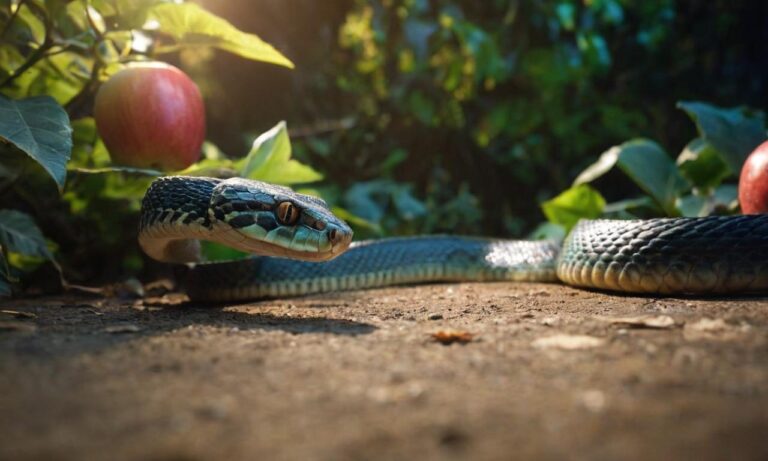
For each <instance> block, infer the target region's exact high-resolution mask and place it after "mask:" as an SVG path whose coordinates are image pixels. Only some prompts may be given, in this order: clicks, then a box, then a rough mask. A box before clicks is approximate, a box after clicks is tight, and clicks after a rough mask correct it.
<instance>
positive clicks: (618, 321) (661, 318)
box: [597, 315, 677, 329]
mask: <svg viewBox="0 0 768 461" xmlns="http://www.w3.org/2000/svg"><path fill="white" fill-rule="evenodd" d="M597 319H598V320H601V321H603V322H608V323H612V324H614V325H625V326H628V327H630V328H658V329H669V328H674V327H675V326H676V325H677V324H676V323H675V319H673V318H672V317H670V316H668V315H658V316H656V317H649V316H637V317H603V316H598V317H597Z"/></svg>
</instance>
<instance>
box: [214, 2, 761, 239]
mask: <svg viewBox="0 0 768 461" xmlns="http://www.w3.org/2000/svg"><path fill="white" fill-rule="evenodd" d="M264 3H265V5H263V6H262V9H259V10H258V11H255V10H252V9H249V8H248V7H247V6H248V5H250V2H248V1H247V0H229V1H227V2H220V3H219V4H218V5H217V8H219V9H220V11H227V12H230V13H231V12H237V13H238V15H239V18H240V19H241V20H242V21H243V23H248V24H258V27H259V30H263V31H264V34H265V37H270V39H272V40H274V41H278V40H279V43H280V47H281V49H283V50H285V51H286V53H287V54H288V55H289V56H291V58H292V59H293V60H294V61H295V62H296V64H297V68H299V69H301V70H302V71H301V72H296V73H293V74H288V73H286V72H284V71H283V70H282V69H280V68H276V67H275V68H273V69H265V66H260V65H258V64H246V65H244V66H240V65H233V61H232V60H231V59H228V58H226V57H225V56H222V55H218V56H214V57H213V58H212V61H211V63H210V65H209V66H208V68H207V71H201V72H207V73H208V75H211V76H213V77H215V78H214V79H213V80H215V81H219V80H221V81H226V87H227V88H228V87H244V86H250V85H251V84H252V83H251V82H253V81H254V79H255V78H256V79H258V81H259V82H268V83H269V87H270V88H271V89H279V90H278V91H269V92H266V91H259V90H258V89H254V90H252V91H243V92H238V93H237V94H236V95H233V94H231V92H229V91H227V88H219V89H218V93H216V92H214V93H212V94H213V95H214V97H215V98H217V100H218V101H219V105H220V107H222V109H221V110H222V112H226V118H225V119H223V120H222V121H221V122H220V123H218V125H216V126H214V128H213V130H212V131H211V139H213V140H215V142H216V143H217V144H219V145H221V146H222V147H224V148H225V149H227V148H229V149H231V147H229V146H238V148H244V147H239V145H240V143H242V141H241V140H240V139H239V138H238V137H237V136H235V135H236V134H237V131H235V130H234V129H233V127H268V126H271V125H273V124H274V120H277V119H286V120H290V121H291V127H292V134H294V151H295V153H296V156H297V158H299V159H303V160H306V161H308V162H309V163H310V164H312V165H313V166H314V167H315V168H316V169H317V170H318V171H321V172H323V173H324V175H325V177H326V180H327V182H329V183H331V184H337V185H339V187H340V190H339V191H338V192H339V197H340V202H339V203H340V204H341V205H343V206H347V207H351V206H352V205H351V204H348V203H346V198H345V197H346V196H347V194H345V193H343V191H344V190H348V189H349V188H350V187H353V186H354V184H355V183H356V182H369V181H378V180H382V179H384V180H387V181H389V182H394V183H396V184H399V185H401V186H402V187H404V188H408V189H409V190H410V192H411V194H412V196H413V197H415V198H416V199H418V200H420V201H421V202H422V203H423V204H424V205H425V206H426V208H427V210H428V211H427V213H425V214H423V215H421V216H418V217H416V218H414V219H412V220H410V221H408V222H407V224H405V225H404V223H405V219H404V217H403V216H400V215H398V211H397V209H396V208H395V207H394V206H392V204H391V201H387V200H381V201H377V202H376V203H377V204H381V206H382V208H381V211H383V214H382V216H383V218H382V221H381V222H380V223H377V224H379V225H380V227H381V229H382V231H383V232H384V233H401V232H470V233H483V234H487V235H503V236H508V235H517V236H519V235H524V234H526V233H527V232H528V231H529V230H530V229H531V228H532V227H533V226H534V225H535V223H536V222H538V221H539V220H541V210H540V209H539V206H538V205H539V203H540V202H541V201H543V200H544V199H546V198H549V197H552V196H554V195H556V194H557V191H561V190H563V189H565V188H567V187H568V186H569V185H570V184H571V181H572V180H573V178H574V177H576V176H577V175H578V173H579V172H580V171H581V170H583V169H584V168H585V167H586V166H587V165H589V164H590V163H592V162H594V161H595V160H596V158H597V157H598V156H599V155H600V153H601V152H603V151H605V150H606V148H607V147H609V146H611V145H617V144H620V143H621V142H623V141H624V140H627V139H631V138H634V137H642V138H647V139H653V140H656V141H657V142H658V143H659V144H660V145H662V146H664V147H665V148H667V149H670V150H674V151H678V150H680V149H682V147H683V145H684V144H685V143H686V142H687V141H688V140H689V139H690V138H692V137H693V136H694V131H695V128H694V125H693V124H690V122H689V121H688V120H687V118H686V116H685V114H684V113H683V112H681V111H677V110H676V109H675V107H674V104H675V102H676V101H677V100H679V99H685V100H706V101H711V102H712V103H714V104H718V105H723V106H733V105H739V104H745V105H750V106H753V107H758V108H766V107H768V81H767V80H766V79H765V78H763V77H764V76H765V75H766V72H768V59H766V57H765V53H764V52H763V51H762V50H761V49H760V48H759V47H755V46H754V44H755V43H765V42H766V41H767V40H768V29H766V28H765V27H764V24H763V22H764V18H765V17H766V16H768V3H766V2H754V1H752V0H711V1H707V2H695V1H672V0H647V1H643V2H630V1H625V0H600V1H577V0H556V1H530V2H522V1H507V0H500V1H497V0H488V1H469V0H432V1H426V0H342V1H337V2H317V1H315V0H292V1H291V2H264ZM267 3H268V4H267ZM296 135H298V137H297V136H296ZM705 155H706V154H705ZM619 178H621V176H620V173H619V174H614V173H611V174H609V175H608V177H605V178H603V179H601V180H600V183H599V184H598V186H599V187H598V188H599V189H600V191H601V193H602V194H603V195H604V196H605V197H607V198H608V201H610V202H614V201H616V200H617V199H618V198H621V197H628V196H631V194H633V193H635V192H636V191H635V189H634V188H635V186H634V184H633V183H632V182H631V181H621V180H616V179H619ZM384 195H385V194H384ZM459 196H461V200H460V201H458V202H457V200H456V199H457V198H458V197H459ZM459 204H460V205H459ZM359 234H360V233H358V235H359Z"/></svg>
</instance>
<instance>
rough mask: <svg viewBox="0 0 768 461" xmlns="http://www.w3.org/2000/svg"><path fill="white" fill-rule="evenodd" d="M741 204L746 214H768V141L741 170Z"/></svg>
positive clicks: (755, 151) (759, 147) (751, 155)
mask: <svg viewBox="0 0 768 461" xmlns="http://www.w3.org/2000/svg"><path fill="white" fill-rule="evenodd" d="M739 204H741V212H742V213H744V214H753V213H768V141H766V142H764V143H762V144H760V145H759V146H757V149H755V150H754V151H753V152H752V153H751V154H749V157H747V160H746V161H745V162H744V166H743V167H742V168H741V176H740V177H739Z"/></svg>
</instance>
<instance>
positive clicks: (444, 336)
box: [430, 330, 475, 344]
mask: <svg viewBox="0 0 768 461" xmlns="http://www.w3.org/2000/svg"><path fill="white" fill-rule="evenodd" d="M430 336H431V337H432V339H434V340H435V341H437V342H439V343H440V344H453V343H462V344H464V343H468V342H470V341H472V339H473V338H474V337H475V335H473V334H472V333H470V332H468V331H459V330H440V331H438V332H435V333H432V334H431V335H430Z"/></svg>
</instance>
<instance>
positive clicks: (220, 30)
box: [144, 3, 294, 68]
mask: <svg viewBox="0 0 768 461" xmlns="http://www.w3.org/2000/svg"><path fill="white" fill-rule="evenodd" d="M144 28H145V29H149V30H151V29H159V30H160V31H161V32H163V33H165V34H168V35H170V36H172V37H173V38H175V39H176V40H177V41H178V43H179V44H180V45H182V46H215V47H217V48H221V49H223V50H226V51H229V52H230V53H234V54H237V55H239V56H242V57H244V58H247V59H253V60H255V61H264V62H270V63H273V64H278V65H280V66H285V67H289V68H293V67H294V66H293V63H292V62H291V61H290V60H288V58H286V57H285V56H283V55H282V54H281V53H280V52H279V51H277V50H275V49H274V48H273V47H272V45H270V44H268V43H266V42H265V41H263V40H261V39H260V38H259V37H257V36H256V35H253V34H247V33H245V32H242V31H240V30H238V29H237V28H236V27H234V26H233V25H232V24H230V23H229V22H227V21H226V20H224V19H222V18H220V17H218V16H216V15H214V14H212V13H210V12H208V11H206V10H205V9H203V8H202V7H200V6H199V5H196V4H194V3H181V4H178V3H163V4H160V5H155V6H154V7H152V8H150V10H149V11H148V13H147V22H146V23H145V25H144Z"/></svg>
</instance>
